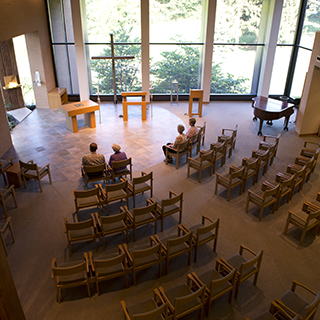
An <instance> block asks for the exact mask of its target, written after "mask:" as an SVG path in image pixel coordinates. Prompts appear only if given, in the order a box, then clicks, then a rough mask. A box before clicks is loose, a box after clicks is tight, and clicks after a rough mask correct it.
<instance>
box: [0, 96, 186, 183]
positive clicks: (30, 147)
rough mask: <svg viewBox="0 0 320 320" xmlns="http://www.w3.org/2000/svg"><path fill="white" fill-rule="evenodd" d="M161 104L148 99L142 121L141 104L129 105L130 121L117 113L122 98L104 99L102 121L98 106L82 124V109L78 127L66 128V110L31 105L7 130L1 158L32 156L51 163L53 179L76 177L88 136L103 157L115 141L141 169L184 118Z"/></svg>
mask: <svg viewBox="0 0 320 320" xmlns="http://www.w3.org/2000/svg"><path fill="white" fill-rule="evenodd" d="M164 104H165V103H163V102H162V103H153V105H152V106H150V105H149V106H148V109H147V121H146V122H142V121H141V107H140V106H130V107H129V110H128V122H127V123H124V122H123V119H122V118H121V117H119V115H120V114H122V104H121V103H120V104H117V105H114V104H113V103H102V104H101V123H100V122H99V112H96V128H94V129H91V128H89V127H87V126H86V125H85V123H84V118H83V115H82V116H78V127H79V132H78V133H72V132H71V131H69V130H68V129H67V127H66V120H65V116H64V114H63V113H62V112H60V111H59V110H58V109H35V110H34V111H33V112H32V114H30V115H29V116H28V117H27V118H26V119H24V120H23V121H22V122H21V123H20V124H19V125H18V126H17V127H15V128H14V129H13V130H12V131H11V134H12V141H13V147H11V149H10V150H9V151H8V152H6V154H5V155H4V156H3V158H4V159H7V158H8V157H11V156H13V157H14V161H15V162H17V161H18V160H19V159H20V160H22V161H29V160H31V159H33V160H34V161H35V162H36V163H37V164H38V165H39V166H43V165H45V164H47V163H50V169H51V172H52V178H53V180H54V181H66V180H71V181H75V180H78V179H79V177H80V167H81V159H82V157H83V156H84V155H85V154H87V153H89V144H90V143H91V142H96V143H97V144H98V152H99V153H102V154H104V155H105V157H106V159H109V156H110V155H111V154H112V152H113V151H112V149H111V145H112V144H113V143H118V144H119V145H120V146H121V149H122V151H124V152H126V154H127V156H128V157H132V159H133V170H134V172H138V171H141V170H143V169H144V168H146V167H149V166H152V165H155V164H157V163H159V162H162V161H163V159H164V157H163V153H162V148H161V147H162V145H163V144H164V143H167V142H172V141H173V140H174V138H175V137H176V135H177V131H176V127H177V125H178V124H179V123H183V120H181V119H180V118H179V117H177V116H176V115H175V114H173V113H172V112H170V111H168V110H167V109H165V108H162V107H161V105H164ZM186 119H187V117H186ZM186 121H187V120H186ZM185 125H186V129H187V123H185Z"/></svg>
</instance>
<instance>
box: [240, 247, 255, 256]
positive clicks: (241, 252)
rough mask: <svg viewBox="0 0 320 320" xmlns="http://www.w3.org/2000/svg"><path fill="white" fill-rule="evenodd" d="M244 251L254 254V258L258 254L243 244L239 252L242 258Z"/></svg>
mask: <svg viewBox="0 0 320 320" xmlns="http://www.w3.org/2000/svg"><path fill="white" fill-rule="evenodd" d="M244 250H246V251H248V252H250V253H251V254H253V255H254V256H256V253H254V252H253V251H252V250H251V249H249V248H248V247H246V246H244V245H243V244H241V245H240V251H239V254H240V255H241V256H242V254H243V251H244Z"/></svg>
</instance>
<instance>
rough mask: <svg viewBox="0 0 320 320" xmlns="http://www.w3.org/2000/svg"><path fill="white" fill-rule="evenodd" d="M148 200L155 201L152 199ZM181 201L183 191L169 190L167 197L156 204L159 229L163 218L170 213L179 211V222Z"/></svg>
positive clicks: (180, 218) (180, 219)
mask: <svg viewBox="0 0 320 320" xmlns="http://www.w3.org/2000/svg"><path fill="white" fill-rule="evenodd" d="M149 201H150V202H155V201H154V200H153V199H150V200H149ZM182 202H183V192H181V193H180V194H176V193H175V192H173V191H171V190H170V191H169V198H167V199H163V200H162V201H161V202H160V203H158V204H157V211H158V219H159V220H161V231H163V222H164V218H165V217H168V216H171V215H172V214H175V213H179V223H180V224H181V221H182Z"/></svg>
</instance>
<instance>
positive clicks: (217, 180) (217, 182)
mask: <svg viewBox="0 0 320 320" xmlns="http://www.w3.org/2000/svg"><path fill="white" fill-rule="evenodd" d="M218 184H219V178H218V176H217V177H216V188H215V190H214V194H217V191H218Z"/></svg>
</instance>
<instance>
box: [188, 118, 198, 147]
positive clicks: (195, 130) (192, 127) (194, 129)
mask: <svg viewBox="0 0 320 320" xmlns="http://www.w3.org/2000/svg"><path fill="white" fill-rule="evenodd" d="M195 124H196V119H195V118H190V119H189V126H190V129H189V130H188V131H187V134H186V136H187V139H190V138H191V137H192V136H194V135H195V134H197V133H198V131H199V129H198V128H197V127H196V126H195ZM196 141H197V139H194V140H193V141H192V143H194V142H196Z"/></svg>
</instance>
